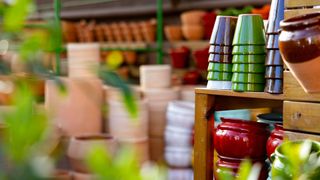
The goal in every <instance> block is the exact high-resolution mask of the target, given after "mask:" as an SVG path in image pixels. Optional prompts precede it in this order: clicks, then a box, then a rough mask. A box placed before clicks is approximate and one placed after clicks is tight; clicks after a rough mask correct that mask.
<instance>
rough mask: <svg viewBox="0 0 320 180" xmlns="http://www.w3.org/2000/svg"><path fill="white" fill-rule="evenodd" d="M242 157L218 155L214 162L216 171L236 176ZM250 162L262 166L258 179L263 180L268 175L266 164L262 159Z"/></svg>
mask: <svg viewBox="0 0 320 180" xmlns="http://www.w3.org/2000/svg"><path fill="white" fill-rule="evenodd" d="M243 160H244V159H229V158H224V157H220V156H219V159H218V161H217V163H216V165H217V170H216V173H217V174H219V173H230V174H231V175H232V176H234V177H236V176H237V174H238V171H239V169H240V164H241V162H242V161H243ZM251 163H253V164H255V163H259V164H260V165H261V166H262V168H261V171H260V176H259V180H265V179H267V177H268V166H267V165H266V164H265V161H264V160H260V161H251Z"/></svg>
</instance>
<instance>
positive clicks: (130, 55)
mask: <svg viewBox="0 0 320 180" xmlns="http://www.w3.org/2000/svg"><path fill="white" fill-rule="evenodd" d="M123 54H124V58H125V61H126V62H127V63H128V64H129V65H132V64H135V63H136V62H137V53H136V52H135V51H124V52H123Z"/></svg>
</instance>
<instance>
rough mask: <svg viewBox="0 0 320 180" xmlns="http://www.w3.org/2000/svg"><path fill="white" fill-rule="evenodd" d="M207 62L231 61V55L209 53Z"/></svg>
mask: <svg viewBox="0 0 320 180" xmlns="http://www.w3.org/2000/svg"><path fill="white" fill-rule="evenodd" d="M209 62H215V63H228V64H231V63H232V55H224V54H210V55H209Z"/></svg>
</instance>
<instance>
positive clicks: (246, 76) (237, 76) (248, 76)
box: [232, 73, 265, 83]
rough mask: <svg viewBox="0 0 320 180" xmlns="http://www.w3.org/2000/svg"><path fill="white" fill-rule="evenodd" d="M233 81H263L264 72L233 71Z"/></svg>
mask: <svg viewBox="0 0 320 180" xmlns="http://www.w3.org/2000/svg"><path fill="white" fill-rule="evenodd" d="M232 82H233V83H264V82H265V81H264V74H262V73H259V74H258V73H233V75H232Z"/></svg>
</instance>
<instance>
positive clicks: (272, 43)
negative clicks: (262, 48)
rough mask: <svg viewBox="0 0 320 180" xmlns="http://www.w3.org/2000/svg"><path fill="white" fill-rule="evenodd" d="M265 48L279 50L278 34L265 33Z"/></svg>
mask: <svg viewBox="0 0 320 180" xmlns="http://www.w3.org/2000/svg"><path fill="white" fill-rule="evenodd" d="M267 49H275V50H279V34H269V35H267Z"/></svg>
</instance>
